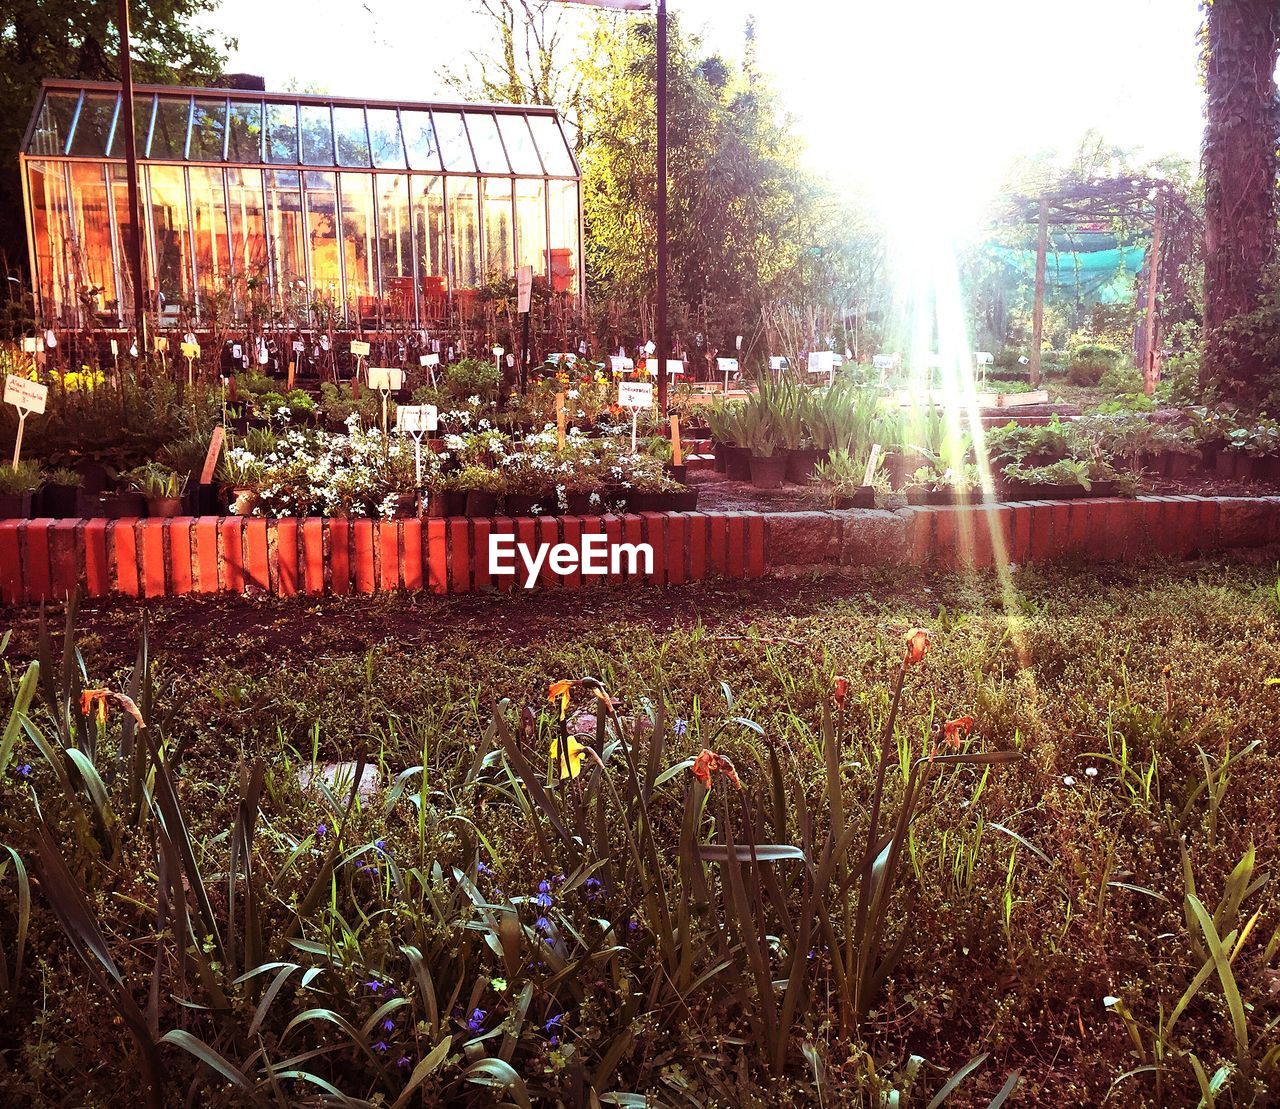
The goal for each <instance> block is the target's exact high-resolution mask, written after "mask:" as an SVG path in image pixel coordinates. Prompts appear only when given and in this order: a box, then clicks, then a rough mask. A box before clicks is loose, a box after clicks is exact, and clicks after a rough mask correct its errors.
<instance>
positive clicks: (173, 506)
mask: <svg viewBox="0 0 1280 1109" xmlns="http://www.w3.org/2000/svg"><path fill="white" fill-rule="evenodd" d="M126 480H127V481H128V483H129V485H130V486H131V487H132V488H133V489H134V490H135V491H136V492H139V493H141V494H142V496H143V497H144V498H145V499H146V502H147V512H148V513H149V514H150V515H152V516H179V515H181V513H182V494H183V492H184V491H185V490H186V487H187V478H186V475H185V474H179V473H178V472H177V471H175V470H171V469H170V468H169V467H168V466H165V465H163V464H162V463H159V462H148V463H146V464H144V465H142V466H139V467H137V468H136V469H134V470H131V471H130V472H129V473H128V475H126Z"/></svg>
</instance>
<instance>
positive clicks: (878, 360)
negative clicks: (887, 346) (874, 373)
mask: <svg viewBox="0 0 1280 1109" xmlns="http://www.w3.org/2000/svg"><path fill="white" fill-rule="evenodd" d="M871 365H872V366H874V367H875V368H876V369H877V370H891V369H893V356H892V355H889V354H877V355H875V357H873V358H872V359H871Z"/></svg>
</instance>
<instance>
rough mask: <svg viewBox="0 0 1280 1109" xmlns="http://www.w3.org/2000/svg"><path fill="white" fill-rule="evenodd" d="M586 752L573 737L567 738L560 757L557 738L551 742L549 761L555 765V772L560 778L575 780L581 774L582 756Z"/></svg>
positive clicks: (558, 739)
mask: <svg viewBox="0 0 1280 1109" xmlns="http://www.w3.org/2000/svg"><path fill="white" fill-rule="evenodd" d="M586 750H587V749H586V748H585V747H584V746H583V745H582V744H581V743H579V742H578V741H577V740H576V739H574V738H573V736H569V738H568V739H566V740H565V744H564V755H563V756H561V754H560V737H559V736H557V737H556V738H555V739H553V740H552V741H551V759H552V761H553V762H554V763H555V764H556V770H557V771H558V772H559V774H560V777H561V778H576V777H577V776H578V775H579V774H581V773H582V756H583V755H584V754H585V753H586Z"/></svg>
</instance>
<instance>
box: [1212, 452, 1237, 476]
mask: <svg viewBox="0 0 1280 1109" xmlns="http://www.w3.org/2000/svg"><path fill="white" fill-rule="evenodd" d="M1243 457H1244V456H1243V455H1240V454H1237V453H1236V452H1235V451H1219V452H1218V453H1217V456H1216V457H1215V458H1214V460H1213V472H1214V473H1215V474H1217V475H1218V477H1221V478H1227V479H1231V478H1234V477H1235V476H1236V463H1237V461H1239V460H1241V459H1242V458H1243Z"/></svg>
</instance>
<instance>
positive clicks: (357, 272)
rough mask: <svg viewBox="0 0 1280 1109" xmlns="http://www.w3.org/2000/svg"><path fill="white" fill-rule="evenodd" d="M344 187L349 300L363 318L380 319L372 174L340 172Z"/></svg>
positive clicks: (343, 255) (344, 233) (343, 238)
mask: <svg viewBox="0 0 1280 1109" xmlns="http://www.w3.org/2000/svg"><path fill="white" fill-rule="evenodd" d="M339 178H340V180H339V184H340V185H341V191H342V262H343V266H344V268H345V271H346V275H347V304H348V305H349V306H350V307H352V308H354V309H355V311H357V312H359V313H360V319H361V320H372V321H375V322H376V321H377V318H378V279H377V273H378V271H377V269H376V267H377V264H378V263H377V260H376V253H377V242H376V241H375V238H374V223H373V174H371V173H343V174H340V175H339Z"/></svg>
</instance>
